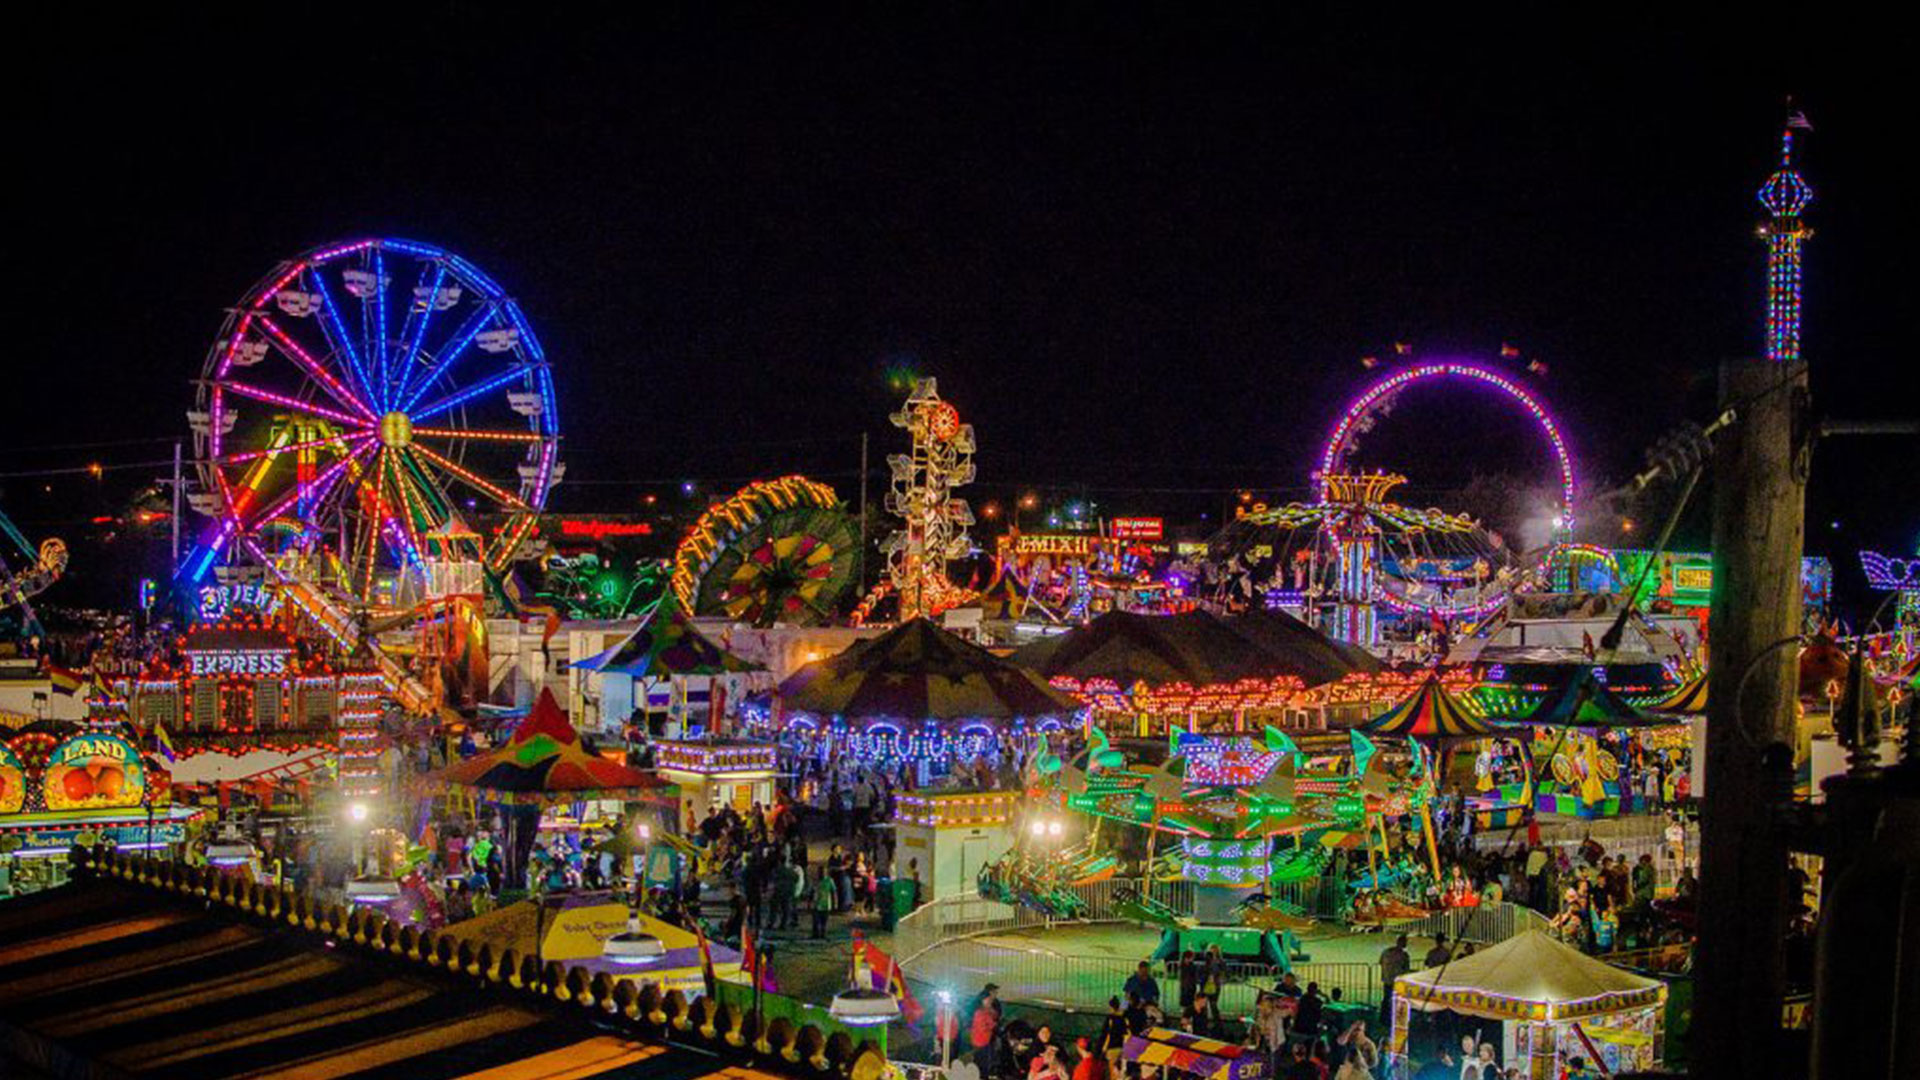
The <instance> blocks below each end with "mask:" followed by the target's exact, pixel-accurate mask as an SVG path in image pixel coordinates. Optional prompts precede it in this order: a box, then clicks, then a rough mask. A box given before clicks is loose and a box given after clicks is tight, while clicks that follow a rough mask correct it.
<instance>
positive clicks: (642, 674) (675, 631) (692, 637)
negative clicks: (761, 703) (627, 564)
mask: <svg viewBox="0 0 1920 1080" xmlns="http://www.w3.org/2000/svg"><path fill="white" fill-rule="evenodd" d="M573 666H574V667H576V668H578V669H580V670H581V671H598V672H601V673H603V674H609V675H628V676H632V677H633V678H636V679H668V678H672V677H674V676H676V675H725V674H728V673H731V672H739V671H763V670H765V669H764V668H762V667H761V666H760V665H758V664H755V663H753V662H751V661H748V660H742V659H740V658H739V657H737V656H735V655H733V654H732V653H730V652H728V651H727V650H725V649H723V648H721V647H720V646H718V645H716V644H714V642H713V640H712V639H710V638H708V637H707V636H706V635H705V634H702V633H701V632H700V629H699V628H698V627H696V626H694V625H693V620H692V619H690V618H688V617H687V613H686V611H685V610H683V609H682V608H681V607H680V605H679V604H677V603H674V602H673V600H672V599H671V598H669V599H666V600H663V601H661V602H660V603H658V604H656V605H654V608H653V611H651V612H649V613H648V615H647V617H646V618H645V619H642V620H641V621H640V625H639V626H637V627H635V628H634V631H633V633H631V634H628V635H627V638H626V640H625V641H622V642H621V643H620V644H618V645H615V646H614V647H613V648H611V649H608V650H607V651H605V652H603V653H598V654H596V655H593V656H589V657H587V658H586V659H585V660H580V661H576V662H575V663H574V664H573Z"/></svg>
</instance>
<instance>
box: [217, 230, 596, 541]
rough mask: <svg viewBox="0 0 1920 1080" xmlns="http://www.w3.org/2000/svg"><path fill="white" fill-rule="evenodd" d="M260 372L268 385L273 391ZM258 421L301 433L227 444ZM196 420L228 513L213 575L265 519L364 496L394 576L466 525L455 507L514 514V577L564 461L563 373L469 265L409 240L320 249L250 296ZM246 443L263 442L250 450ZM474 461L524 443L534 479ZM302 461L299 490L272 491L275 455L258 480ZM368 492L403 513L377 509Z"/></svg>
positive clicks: (283, 486) (513, 307)
mask: <svg viewBox="0 0 1920 1080" xmlns="http://www.w3.org/2000/svg"><path fill="white" fill-rule="evenodd" d="M409 268H411V271H412V272H411V276H408V274H407V273H406V271H407V270H408V269H409ZM409 289H410V292H409ZM396 299H397V300H398V301H399V303H398V304H396V303H395V301H396ZM356 303H357V306H358V318H357V319H353V318H352V309H353V308H354V306H355V305H356ZM350 322H351V323H352V324H353V325H351V326H350V325H349V323H350ZM356 331H357V333H356ZM503 365H504V366H503ZM255 368H260V369H261V371H260V372H259V373H256V372H255V371H254V369H255ZM289 369H291V370H289ZM262 376H266V377H267V378H268V379H269V381H270V383H271V384H270V385H264V386H263V385H259V382H260V380H261V377H262ZM289 379H290V380H291V386H288V385H286V384H287V383H288V382H289ZM243 402H244V403H245V408H244V409H243V408H242V403H243ZM489 404H494V405H496V406H497V405H499V404H505V405H506V406H507V407H508V409H509V410H510V413H508V414H506V415H509V416H510V417H512V418H510V419H509V420H508V421H507V422H506V424H505V425H504V427H503V428H496V429H493V430H483V429H479V428H476V427H474V425H473V424H472V423H471V422H470V418H469V409H470V408H471V407H475V406H483V407H484V406H487V405H489ZM245 413H257V414H262V415H266V416H269V417H270V418H271V422H272V423H276V424H281V425H282V426H283V427H285V426H288V425H292V426H294V427H295V429H296V430H299V431H301V432H303V433H304V434H302V435H300V436H299V437H298V438H296V439H295V440H294V441H292V442H288V440H287V438H286V437H284V436H280V437H278V441H277V442H273V443H270V444H269V445H267V446H265V447H264V448H263V446H262V445H260V442H261V440H262V439H263V436H262V433H261V429H260V427H259V425H258V424H255V425H253V426H250V427H249V428H248V429H247V430H246V431H245V432H244V433H240V432H236V433H235V434H234V435H233V436H232V437H231V438H230V437H229V430H228V429H230V428H232V427H233V426H234V422H235V419H234V418H235V417H236V416H238V415H243V414H245ZM276 414H277V415H276ZM196 415H197V417H198V419H197V420H196V429H195V433H194V434H195V447H196V451H197V455H198V457H199V468H200V474H201V478H202V481H203V483H204V485H205V487H206V490H207V491H209V492H210V493H213V494H215V495H216V496H217V501H218V504H219V509H218V511H217V513H216V516H215V520H214V522H213V524H212V526H211V527H210V528H209V530H208V533H207V536H206V538H205V539H204V540H203V542H202V544H201V546H200V548H199V549H197V550H196V552H195V554H194V556H192V557H191V558H193V559H197V560H199V561H198V569H199V570H200V571H204V569H205V568H206V566H207V565H208V564H210V562H211V560H212V558H213V557H215V556H217V555H218V554H219V552H220V550H221V549H222V548H223V547H224V546H226V544H227V542H228V541H230V540H233V539H235V538H237V537H244V536H246V535H248V534H249V533H250V532H251V531H253V530H254V529H255V528H256V527H257V525H258V524H259V523H262V522H266V521H270V520H272V519H274V518H276V517H293V518H295V519H299V520H306V521H309V522H312V521H313V520H314V518H315V517H316V516H317V508H319V507H322V506H335V507H337V506H339V505H341V504H342V503H343V502H346V503H349V504H351V503H352V502H353V501H354V500H353V496H352V493H353V492H355V491H358V492H360V493H362V495H363V497H362V498H361V499H359V502H360V503H361V504H363V505H361V506H360V507H359V509H360V510H361V511H362V512H363V513H364V515H365V517H366V519H367V522H368V523H367V524H365V525H363V526H362V528H364V529H365V531H366V532H367V533H368V534H371V535H372V536H373V539H372V540H371V541H370V543H371V545H372V549H373V550H375V551H379V550H381V549H383V548H385V549H388V550H387V554H389V555H391V556H392V557H393V560H394V561H395V562H400V561H414V562H417V561H418V558H419V553H420V547H421V535H422V533H423V532H424V531H425V530H426V529H427V528H429V527H432V526H435V525H444V524H447V523H448V522H449V521H450V520H451V519H453V518H455V517H458V516H459V515H460V513H461V511H460V510H459V509H458V508H457V507H456V503H458V502H465V503H466V504H467V506H468V507H470V508H478V507H479V505H480V501H481V499H483V498H484V499H485V501H486V504H487V509H488V510H499V511H503V512H504V513H505V516H506V517H507V518H508V525H507V526H506V527H505V528H504V529H503V530H502V531H501V533H500V534H499V535H498V536H497V537H496V538H495V539H494V542H493V545H492V548H491V550H490V551H489V554H488V559H489V562H493V563H495V564H496V565H497V564H501V563H504V561H505V559H506V558H507V557H509V556H510V555H511V553H512V550H513V549H514V548H515V547H516V546H517V545H518V544H519V543H520V541H521V540H523V539H524V538H525V536H526V535H527V532H528V531H529V530H530V529H531V527H532V524H533V522H534V519H535V518H536V517H537V515H538V514H539V512H540V511H541V510H542V509H544V507H545V503H546V497H547V492H548V490H549V489H550V488H551V486H552V483H553V481H554V479H555V476H556V472H555V467H556V465H557V463H558V446H559V435H560V433H559V425H558V420H559V416H558V410H557V408H556V403H555V400H554V393H553V381H552V375H551V371H550V369H549V367H548V365H547V362H546V358H545V353H544V350H543V349H542V348H541V345H540V341H539V338H538V336H537V335H536V334H535V333H534V331H533V328H532V326H531V325H530V324H529V323H528V322H527V319H526V317H525V315H524V313H522V312H521V310H520V308H519V305H518V304H516V303H515V302H514V301H513V299H512V298H511V297H509V296H507V295H506V293H505V292H504V291H503V290H502V289H501V287H500V285H499V283H498V282H496V281H494V279H493V278H492V277H490V276H489V275H487V274H486V273H485V272H483V271H482V270H480V269H479V268H478V267H477V266H475V265H474V264H473V263H471V262H469V261H468V260H466V259H464V258H462V257H460V256H459V255H457V254H454V253H452V252H450V251H447V250H445V249H443V248H440V247H437V246H435V245H432V244H425V243H421V242H419V241H414V240H406V239H400V238H368V239H360V240H355V241H351V242H347V243H340V244H332V245H327V246H325V247H321V248H316V249H314V250H312V251H309V252H307V253H305V254H303V255H301V256H299V257H297V258H295V259H293V260H291V261H289V262H287V263H283V264H282V265H281V266H280V267H279V268H278V269H276V270H275V272H274V273H272V274H270V275H268V276H267V277H265V278H263V279H261V281H259V282H258V283H256V284H255V285H254V287H253V288H251V289H249V290H248V291H247V293H246V294H245V297H244V299H243V300H242V302H241V304H240V305H239V306H238V307H237V308H235V309H234V311H233V312H232V314H231V315H230V316H229V318H228V320H227V323H226V325H225V326H224V327H223V328H222V331H221V334H220V336H219V338H218V339H217V340H216V342H215V345H214V346H213V349H212V350H211V351H210V353H209V356H208V361H207V366H206V369H205V374H204V376H203V378H202V380H201V395H200V404H199V406H198V411H197V414H196ZM416 437H418V438H419V439H420V440H421V442H420V443H419V444H418V451H417V452H413V450H412V447H413V445H414V442H413V440H414V439H415V438H416ZM246 438H253V439H254V440H255V444H254V445H250V446H246V445H241V444H242V443H243V442H244V441H245V439H246ZM430 441H435V442H438V443H439V445H440V446H441V447H442V448H444V450H445V453H442V452H441V450H440V449H435V448H434V447H433V446H430V445H428V443H429V442H430ZM475 447H486V448H487V452H489V453H492V454H493V455H494V456H495V457H498V456H500V451H501V450H502V449H504V448H513V447H524V448H525V450H524V453H523V455H522V456H521V458H520V460H521V462H522V467H520V468H517V469H512V470H510V471H508V472H507V474H505V475H498V474H497V475H495V476H492V477H488V476H485V475H481V470H479V469H477V468H472V467H469V466H468V465H467V464H465V463H466V462H467V461H468V459H469V456H470V455H471V454H473V453H474V449H473V448H475ZM388 450H394V451H395V453H394V454H393V455H392V456H393V458H394V460H393V462H392V463H391V470H392V471H391V472H388V471H385V470H386V469H387V468H388V466H389V463H388V462H387V461H386V457H387V451H388ZM294 454H301V455H302V456H303V457H304V458H305V459H306V460H305V462H303V464H304V465H305V468H306V471H304V472H302V473H301V474H300V477H299V481H298V487H297V490H295V489H293V488H290V487H288V486H287V479H286V478H285V477H284V476H282V477H280V478H279V479H278V480H277V481H275V482H273V483H271V484H267V485H266V488H267V490H264V491H263V490H262V484H263V477H262V476H261V475H258V474H256V471H255V469H254V465H255V463H258V462H260V461H261V459H263V458H264V459H266V461H265V466H264V467H262V468H261V469H260V470H259V473H261V474H266V473H271V472H272V470H273V467H274V466H276V465H277V464H278V462H279V460H280V459H281V458H282V457H284V456H288V455H294ZM483 456H484V455H483ZM316 459H325V463H324V465H322V464H319V463H318V462H317V460H316ZM403 459H404V460H403ZM376 462H378V463H379V465H378V466H376V465H375V463H376ZM281 471H282V472H283V473H284V472H285V471H286V470H281ZM369 474H371V476H372V479H371V481H369V480H368V476H369ZM369 483H371V485H372V486H373V487H374V489H375V490H376V491H381V490H384V491H386V492H387V494H389V495H390V496H391V504H390V505H389V504H388V503H387V502H386V501H384V500H383V499H380V498H376V499H374V500H371V501H369V500H367V499H365V498H364V491H365V489H366V488H367V486H368V485H369ZM456 488H458V489H462V490H461V491H460V492H458V493H457V494H461V495H464V496H465V498H464V499H461V498H457V497H456V492H455V490H454V489H456ZM369 574H371V570H369ZM195 576H197V575H195Z"/></svg>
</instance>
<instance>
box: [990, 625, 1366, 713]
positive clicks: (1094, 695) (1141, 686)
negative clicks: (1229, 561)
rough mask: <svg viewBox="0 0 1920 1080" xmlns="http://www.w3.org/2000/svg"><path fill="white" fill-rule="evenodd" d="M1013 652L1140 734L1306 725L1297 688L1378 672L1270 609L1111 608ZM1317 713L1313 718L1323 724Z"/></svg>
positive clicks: (1362, 659) (1363, 657) (1022, 661)
mask: <svg viewBox="0 0 1920 1080" xmlns="http://www.w3.org/2000/svg"><path fill="white" fill-rule="evenodd" d="M1013 660H1014V662H1015V663H1018V664H1020V665H1022V666H1024V667H1027V668H1031V669H1032V670H1034V671H1037V672H1039V673H1040V674H1041V675H1043V676H1045V677H1047V678H1048V679H1050V680H1052V682H1053V684H1054V685H1055V686H1058V687H1061V688H1062V689H1065V690H1068V691H1069V692H1071V693H1073V694H1074V695H1075V696H1077V697H1079V698H1080V699H1081V700H1082V701H1083V702H1085V703H1086V704H1088V705H1089V706H1091V707H1092V708H1093V709H1094V711H1095V713H1096V715H1098V716H1100V717H1101V718H1102V722H1103V724H1104V726H1106V727H1108V728H1110V729H1116V732H1115V733H1116V734H1120V733H1125V734H1130V735H1134V736H1138V737H1155V736H1162V735H1165V734H1166V733H1167V732H1168V731H1170V730H1171V729H1172V728H1173V727H1175V726H1179V727H1184V728H1188V729H1195V730H1209V729H1211V730H1223V729H1232V730H1248V729H1250V728H1251V729H1257V728H1258V727H1259V726H1262V725H1264V724H1268V723H1275V724H1279V725H1280V726H1283V727H1302V726H1308V725H1307V723H1306V721H1305V720H1304V714H1301V713H1299V711H1298V702H1299V699H1300V696H1301V694H1302V692H1303V691H1306V690H1307V689H1308V688H1309V687H1318V686H1327V685H1331V684H1334V683H1337V682H1341V681H1343V680H1346V679H1349V678H1352V677H1354V676H1355V675H1360V676H1367V675H1371V674H1374V673H1377V672H1379V670H1380V664H1379V662H1378V661H1377V660H1374V659H1373V658H1372V657H1370V656H1366V655H1365V654H1364V653H1361V654H1359V655H1354V654H1353V652H1351V651H1349V650H1347V649H1344V648H1342V647H1341V646H1339V645H1337V644H1335V643H1333V642H1332V641H1330V640H1328V639H1327V638H1326V637H1325V636H1324V635H1321V634H1320V633H1319V632H1318V631H1316V630H1313V629H1312V628H1310V627H1308V626H1306V624H1304V623H1300V622H1299V621H1298V620H1296V619H1292V618H1291V617H1289V616H1285V615H1282V614H1280V613H1278V612H1257V613H1252V614H1249V615H1242V616H1236V617H1235V618H1234V619H1230V620H1229V619H1221V618H1218V617H1216V616H1214V615H1212V614H1210V613H1207V612H1204V611H1192V612H1185V613H1183V614H1179V615H1141V614H1137V613H1133V612H1124V611H1114V612H1108V613H1107V614H1105V615H1102V616H1100V617H1099V618H1097V619H1095V620H1093V621H1092V622H1090V623H1088V624H1087V625H1085V626H1082V627H1078V628H1075V629H1073V630H1070V631H1068V632H1066V633H1064V634H1060V635H1057V636H1055V637H1051V638H1043V639H1041V640H1039V641H1036V642H1033V643H1032V644H1030V645H1026V646H1024V647H1022V648H1021V649H1019V650H1017V651H1016V652H1015V653H1014V654H1013ZM1324 723H1325V716H1324V714H1323V715H1322V717H1321V724H1320V726H1324Z"/></svg>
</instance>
